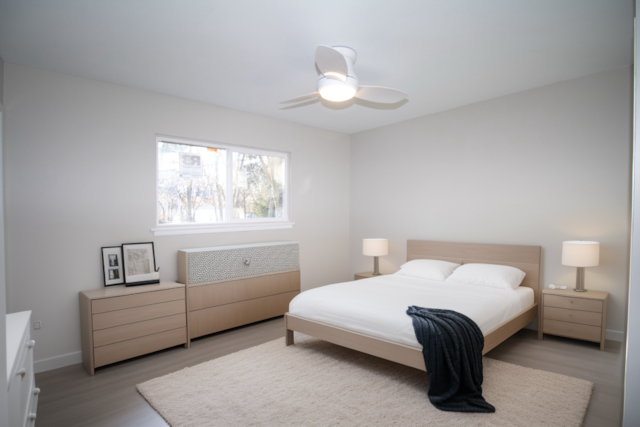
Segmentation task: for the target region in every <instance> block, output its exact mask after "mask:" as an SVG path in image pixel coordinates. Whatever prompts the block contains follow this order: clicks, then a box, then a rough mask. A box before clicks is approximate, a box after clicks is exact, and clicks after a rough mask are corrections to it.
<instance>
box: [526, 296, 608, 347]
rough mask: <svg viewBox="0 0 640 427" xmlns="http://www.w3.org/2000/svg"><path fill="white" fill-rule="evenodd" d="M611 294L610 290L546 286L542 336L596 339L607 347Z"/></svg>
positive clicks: (539, 332)
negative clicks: (608, 302) (581, 290)
mask: <svg viewBox="0 0 640 427" xmlns="http://www.w3.org/2000/svg"><path fill="white" fill-rule="evenodd" d="M608 298H609V293H608V292H601V291H586V292H574V291H573V290H572V289H562V290H561V289H544V290H543V291H542V308H541V310H542V313H541V316H540V317H541V319H542V330H541V331H538V335H539V338H542V337H543V334H551V335H559V336H562V337H568V338H576V339H580V340H585V341H593V342H597V343H600V350H604V340H605V332H606V326H607V300H608Z"/></svg>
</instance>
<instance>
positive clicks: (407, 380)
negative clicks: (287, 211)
mask: <svg viewBox="0 0 640 427" xmlns="http://www.w3.org/2000/svg"><path fill="white" fill-rule="evenodd" d="M137 387H138V391H139V392H140V393H141V394H142V395H143V396H144V398H145V399H147V401H148V402H149V403H150V404H151V406H153V407H154V408H155V409H156V410H157V411H158V412H159V413H160V414H161V415H162V416H163V417H164V419H165V420H167V422H168V423H169V424H171V425H172V426H173V427H178V426H180V427H183V426H193V427H196V426H197V427H204V426H224V427H236V426H243V427H244V426H296V427H300V426H305V427H306V426H310V427H313V426H350V427H351V426H465V427H469V426H505V427H506V426H508V427H515V426H527V427H533V426H545V427H550V426H561V427H570V426H580V425H581V424H582V420H583V418H584V414H585V412H586V410H587V406H588V405H589V399H590V398H591V391H592V389H593V384H592V383H590V382H588V381H584V380H579V379H576V378H571V377H567V376H564V375H559V374H554V373H550V372H545V371H539V370H535V369H530V368H524V367H522V366H517V365H512V364H510V363H505V362H500V361H497V360H494V359H490V358H486V357H485V358H484V384H483V395H484V397H485V399H486V400H487V401H488V402H489V403H491V404H493V405H494V406H495V407H496V412H495V413H494V414H464V413H454V412H442V411H439V410H438V409H436V408H434V407H433V406H432V405H431V403H429V399H428V398H427V389H428V379H427V374H426V373H425V372H422V371H419V370H417V369H413V368H409V367H406V366H402V365H399V364H396V363H393V362H388V361H386V360H382V359H379V358H376V357H373V356H369V355H366V354H363V353H360V352H357V351H353V350H349V349H346V348H343V347H339V346H336V345H333V344H330V343H327V342H324V341H319V340H316V339H313V338H310V337H307V336H303V335H298V334H296V344H295V345H294V346H290V347H286V346H285V344H284V338H282V339H278V340H275V341H271V342H268V343H266V344H263V345H260V346H257V347H253V348H250V349H247V350H244V351H240V352H238V353H235V354H230V355H228V356H225V357H221V358H218V359H214V360H211V361H209V362H205V363H202V364H200V365H196V366H194V367H192V368H186V369H183V370H181V371H178V372H175V373H173V374H169V375H165V376H163V377H159V378H155V379H153V380H151V381H147V382H145V383H142V384H138V386H137Z"/></svg>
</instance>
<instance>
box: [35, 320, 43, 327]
mask: <svg viewBox="0 0 640 427" xmlns="http://www.w3.org/2000/svg"><path fill="white" fill-rule="evenodd" d="M40 328H42V322H41V321H39V320H36V321H35V322H33V329H40Z"/></svg>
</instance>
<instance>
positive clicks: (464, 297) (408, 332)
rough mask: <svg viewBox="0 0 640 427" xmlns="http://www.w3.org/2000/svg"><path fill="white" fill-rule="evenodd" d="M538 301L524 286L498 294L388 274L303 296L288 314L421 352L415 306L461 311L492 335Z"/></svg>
mask: <svg viewBox="0 0 640 427" xmlns="http://www.w3.org/2000/svg"><path fill="white" fill-rule="evenodd" d="M533 300H534V297H533V289H531V288H527V287H524V286H520V287H518V288H517V289H515V290H512V289H496V288H488V287H485V286H473V285H461V284H454V283H448V282H440V281H434V280H425V279H417V278H413V277H406V276H399V275H386V276H380V277H374V278H371V279H363V280H358V281H355V282H346V283H337V284H335V285H328V286H322V287H319V288H315V289H311V290H308V291H305V292H302V293H301V294H299V295H298V296H296V297H295V298H294V299H293V300H292V301H291V303H290V304H289V313H290V314H293V315H294V316H297V317H301V318H303V319H307V320H313V321H315V322H320V323H324V324H326V325H329V326H335V327H338V328H342V329H346V330H349V331H352V332H358V333H360V334H364V335H368V336H371V337H374V338H381V339H384V340H386V341H390V342H393V343H397V344H404V345H407V346H410V347H415V348H418V349H420V350H422V346H421V345H420V343H419V342H418V341H417V340H416V336H415V334H414V331H413V324H412V321H411V317H409V316H408V315H407V314H406V311H407V308H408V307H409V306H410V305H417V306H419V307H427V308H442V309H449V310H454V311H457V312H459V313H462V314H464V315H466V316H468V317H469V318H471V319H472V320H473V321H474V322H476V324H477V325H478V326H479V327H480V329H481V330H482V332H483V333H487V332H488V331H490V330H491V329H493V328H494V327H496V326H498V325H499V324H500V323H502V322H504V321H505V320H509V319H510V318H512V317H513V316H515V315H516V314H518V313H520V312H521V311H522V310H524V309H525V308H527V307H529V306H531V304H533Z"/></svg>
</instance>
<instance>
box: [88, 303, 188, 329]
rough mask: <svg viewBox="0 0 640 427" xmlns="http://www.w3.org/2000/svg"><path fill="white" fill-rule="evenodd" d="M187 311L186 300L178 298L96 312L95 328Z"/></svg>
mask: <svg viewBox="0 0 640 427" xmlns="http://www.w3.org/2000/svg"><path fill="white" fill-rule="evenodd" d="M185 311H186V310H185V301H184V300H176V301H169V302H163V303H160V304H153V305H145V306H142V307H135V308H127V309H125V310H118V311H109V312H107V313H100V314H94V315H93V330H94V331H98V330H100V329H106V328H113V327H115V326H121V325H128V324H129V323H134V322H142V321H144V320H151V319H157V318H159V317H166V316H171V315H173V314H179V313H184V312H185Z"/></svg>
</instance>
